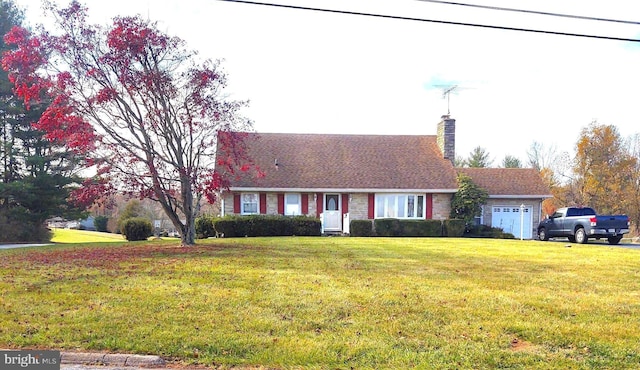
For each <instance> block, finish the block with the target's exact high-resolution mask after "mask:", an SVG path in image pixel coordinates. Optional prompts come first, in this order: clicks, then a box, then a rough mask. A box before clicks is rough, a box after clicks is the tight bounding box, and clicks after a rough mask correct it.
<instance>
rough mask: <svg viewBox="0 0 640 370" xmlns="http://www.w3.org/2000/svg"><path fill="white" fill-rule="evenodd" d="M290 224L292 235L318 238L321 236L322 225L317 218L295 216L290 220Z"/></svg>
mask: <svg viewBox="0 0 640 370" xmlns="http://www.w3.org/2000/svg"><path fill="white" fill-rule="evenodd" d="M291 222H292V224H293V235H297V236H319V235H321V234H322V224H321V223H320V220H319V219H317V218H313V217H307V216H295V217H293V218H292V219H291Z"/></svg>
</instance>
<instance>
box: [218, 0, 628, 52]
mask: <svg viewBox="0 0 640 370" xmlns="http://www.w3.org/2000/svg"><path fill="white" fill-rule="evenodd" d="M217 1H222V2H228V3H239V4H249V5H260V6H269V7H274V8H284V9H296V10H307V11H314V12H323V13H333V14H346V15H358V16H365V17H375V18H384V19H395V20H403V21H415V22H428V23H437V24H447V25H454V26H467V27H479V28H488V29H496V30H504V31H519V32H530V33H538V34H547V35H556V36H571V37H582V38H590V39H599V40H610V41H626V42H640V39H630V38H625V37H614V36H602V35H589V34H583V33H572V32H559V31H547V30H539V29H531V28H518V27H505V26H494V25H489V24H477V23H467V22H453V21H444V20H438V19H426V18H415V17H402V16H396V15H388V14H375V13H365V12H354V11H348V10H337V9H324V8H312V7H306V6H298V5H286V4H274V3H265V2H260V1H251V0H217Z"/></svg>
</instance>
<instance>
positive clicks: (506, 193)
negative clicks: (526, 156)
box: [456, 168, 551, 198]
mask: <svg viewBox="0 0 640 370" xmlns="http://www.w3.org/2000/svg"><path fill="white" fill-rule="evenodd" d="M456 170H457V171H458V172H459V173H463V174H465V175H467V176H469V177H471V180H473V182H474V183H475V184H476V185H478V186H479V187H481V188H483V189H485V190H486V191H487V192H488V193H489V196H490V197H494V198H500V197H504V198H506V197H514V198H516V197H517V198H550V197H551V194H550V191H549V188H548V187H547V186H546V185H544V183H543V181H542V178H541V177H540V173H539V172H538V171H537V170H536V169H533V168H456Z"/></svg>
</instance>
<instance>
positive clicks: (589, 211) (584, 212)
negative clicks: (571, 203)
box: [582, 208, 596, 216]
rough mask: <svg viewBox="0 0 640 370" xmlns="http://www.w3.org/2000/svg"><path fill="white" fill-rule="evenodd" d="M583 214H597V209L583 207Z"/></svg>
mask: <svg viewBox="0 0 640 370" xmlns="http://www.w3.org/2000/svg"><path fill="white" fill-rule="evenodd" d="M582 215H583V216H595V215H596V211H594V210H593V208H583V209H582Z"/></svg>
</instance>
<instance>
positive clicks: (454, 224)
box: [442, 219, 466, 237]
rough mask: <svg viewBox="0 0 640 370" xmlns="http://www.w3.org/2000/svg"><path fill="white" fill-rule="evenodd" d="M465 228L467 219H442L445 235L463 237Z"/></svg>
mask: <svg viewBox="0 0 640 370" xmlns="http://www.w3.org/2000/svg"><path fill="white" fill-rule="evenodd" d="M465 229H466V221H465V220H455V219H451V220H443V221H442V234H443V235H444V236H452V237H461V236H463V235H464V232H465Z"/></svg>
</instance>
